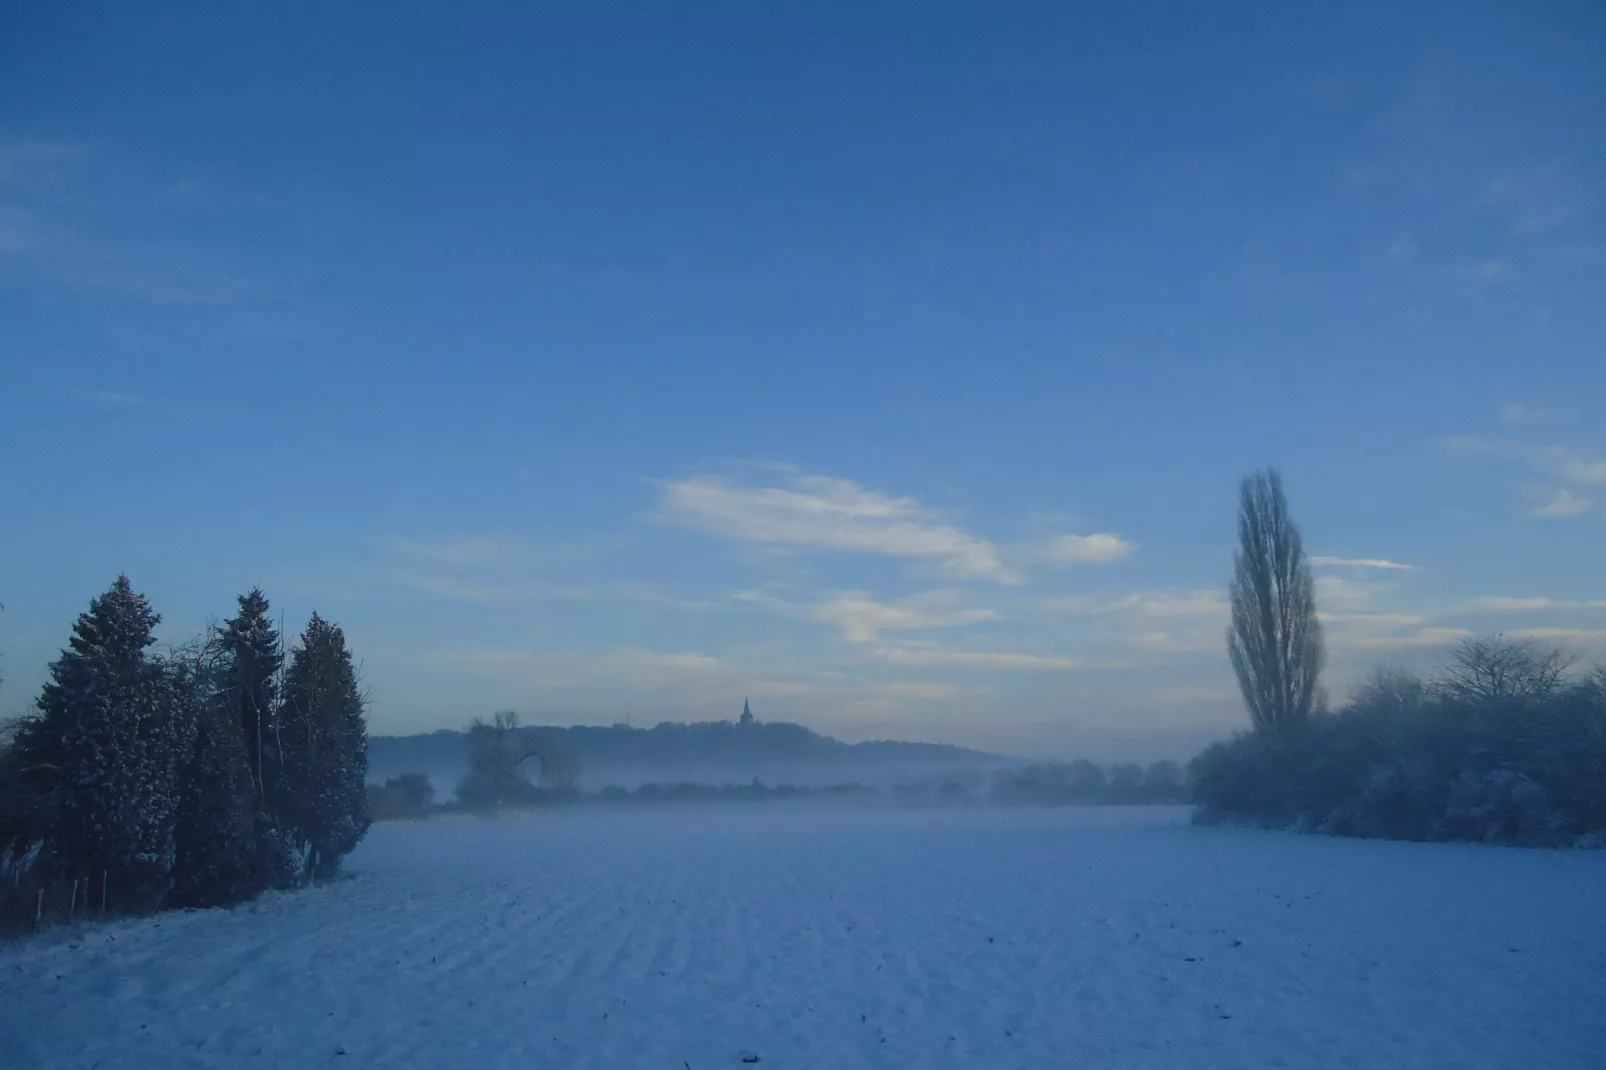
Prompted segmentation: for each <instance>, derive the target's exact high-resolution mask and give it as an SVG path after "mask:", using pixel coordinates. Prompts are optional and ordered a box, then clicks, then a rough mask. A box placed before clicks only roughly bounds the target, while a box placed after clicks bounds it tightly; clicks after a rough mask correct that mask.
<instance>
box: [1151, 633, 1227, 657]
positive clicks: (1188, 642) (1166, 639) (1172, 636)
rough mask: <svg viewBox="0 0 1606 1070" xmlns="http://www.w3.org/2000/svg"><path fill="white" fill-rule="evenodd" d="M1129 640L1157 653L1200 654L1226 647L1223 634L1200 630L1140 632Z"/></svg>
mask: <svg viewBox="0 0 1606 1070" xmlns="http://www.w3.org/2000/svg"><path fill="white" fill-rule="evenodd" d="M1128 642H1130V643H1131V644H1132V645H1133V646H1135V647H1137V648H1138V649H1139V650H1146V651H1149V652H1150V653H1156V654H1199V653H1203V652H1204V651H1207V650H1225V649H1226V640H1225V639H1223V638H1222V636H1221V635H1219V634H1209V635H1206V634H1203V633H1201V632H1198V631H1194V632H1187V633H1177V632H1140V633H1138V634H1137V635H1134V636H1132V637H1131V638H1130V639H1129V640H1128Z"/></svg>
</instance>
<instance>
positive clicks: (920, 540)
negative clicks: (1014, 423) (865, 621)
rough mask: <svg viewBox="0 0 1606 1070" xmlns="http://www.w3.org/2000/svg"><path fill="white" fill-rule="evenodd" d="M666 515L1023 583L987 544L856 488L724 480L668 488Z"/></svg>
mask: <svg viewBox="0 0 1606 1070" xmlns="http://www.w3.org/2000/svg"><path fill="white" fill-rule="evenodd" d="M660 505H661V512H662V515H663V516H664V517H665V518H666V519H668V520H670V521H673V522H674V523H677V524H681V525H683V526H685V527H689V528H693V529H695V530H698V531H701V532H704V533H706V534H709V535H715V536H719V537H722V538H728V539H737V540H741V541H747V542H757V543H763V544H765V545H769V546H774V547H781V548H786V549H793V550H836V551H847V552H855V553H866V554H884V555H887V556H890V557H899V558H908V559H912V560H919V561H925V562H928V563H930V564H933V565H935V566H936V567H938V568H939V569H941V570H942V571H944V572H946V573H948V574H949V575H952V576H955V577H958V578H961V579H982V580H993V581H995V582H998V583H1019V582H1021V576H1020V574H1019V573H1018V572H1017V571H1016V570H1014V569H1011V568H1009V567H1008V566H1006V565H1005V564H1004V561H1003V560H1002V558H1001V557H1000V555H999V551H998V547H997V546H995V545H994V544H993V543H992V542H990V541H988V540H987V539H984V538H981V537H979V536H976V535H971V534H969V533H968V532H965V531H962V530H961V529H959V528H957V527H955V526H953V525H951V524H948V523H944V522H943V521H942V520H941V519H940V518H939V517H938V516H937V515H936V514H935V513H934V512H933V511H932V510H930V509H927V508H925V507H923V506H922V505H920V504H919V503H918V502H916V501H915V500H914V499H912V498H895V497H892V496H890V495H887V494H883V493H881V492H879V491H876V490H872V489H870V488H868V487H864V486H861V485H860V484H858V483H854V482H852V481H851V480H846V479H835V478H832V477H829V476H815V475H802V474H794V475H790V476H788V477H786V478H785V479H784V481H782V482H781V484H780V485H774V486H749V485H744V484H740V483H736V482H732V481H731V480H729V479H726V478H724V477H720V476H698V477H694V478H691V479H683V480H678V481H673V482H668V483H665V484H663V494H662V500H661V503H660Z"/></svg>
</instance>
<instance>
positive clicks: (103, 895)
mask: <svg viewBox="0 0 1606 1070" xmlns="http://www.w3.org/2000/svg"><path fill="white" fill-rule="evenodd" d="M100 916H101V917H103V918H104V917H105V916H106V871H105V870H104V869H103V870H101V871H100Z"/></svg>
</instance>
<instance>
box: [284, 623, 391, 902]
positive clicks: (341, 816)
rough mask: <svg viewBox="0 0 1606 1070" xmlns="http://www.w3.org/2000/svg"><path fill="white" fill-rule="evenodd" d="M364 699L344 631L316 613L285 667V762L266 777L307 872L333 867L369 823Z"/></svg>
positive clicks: (308, 874) (328, 872)
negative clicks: (286, 670)
mask: <svg viewBox="0 0 1606 1070" xmlns="http://www.w3.org/2000/svg"><path fill="white" fill-rule="evenodd" d="M363 707H364V701H363V696H362V693H361V691H360V690H359V689H358V686H357V673H356V670H355V668H354V667H353V666H352V663H351V652H350V651H349V650H347V649H346V637H345V634H344V633H343V632H342V631H341V630H340V628H338V627H337V626H335V625H333V624H331V623H329V622H328V621H326V620H324V619H323V618H322V617H320V616H318V614H316V613H314V614H313V615H312V619H311V621H309V622H308V623H307V628H306V631H304V632H302V633H301V642H300V644H299V645H298V646H297V647H296V650H295V653H294V655H293V656H292V657H291V659H290V669H289V672H287V673H286V674H285V682H284V696H283V702H282V704H281V706H280V725H279V741H278V742H279V746H280V748H281V749H280V758H281V761H282V770H281V771H280V772H279V774H278V775H277V777H276V778H272V779H270V780H269V785H270V795H269V807H270V809H271V811H272V812H273V813H274V814H275V816H276V817H277V818H278V820H279V821H280V822H281V826H280V827H281V829H282V831H283V833H284V834H285V835H286V837H287V842H288V843H289V844H290V845H291V846H292V847H293V849H294V851H295V853H296V855H297V856H298V858H299V859H300V862H301V867H302V873H303V875H304V877H306V878H313V877H324V876H330V875H333V874H334V872H335V871H336V870H337V869H338V868H339V865H340V860H341V859H342V858H343V857H345V856H346V855H347V854H350V853H351V851H352V850H353V849H354V848H355V847H356V846H357V843H358V841H359V840H361V839H362V837H363V835H364V834H365V833H366V832H367V831H368V821H369V818H368V793H367V779H368V732H367V726H366V724H365V722H364V719H363ZM275 779H276V781H277V783H275Z"/></svg>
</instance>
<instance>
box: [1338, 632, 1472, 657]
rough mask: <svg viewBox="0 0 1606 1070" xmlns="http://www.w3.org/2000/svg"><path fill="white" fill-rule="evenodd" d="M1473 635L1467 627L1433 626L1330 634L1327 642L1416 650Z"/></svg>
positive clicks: (1354, 646) (1450, 642)
mask: <svg viewBox="0 0 1606 1070" xmlns="http://www.w3.org/2000/svg"><path fill="white" fill-rule="evenodd" d="M1471 635H1472V633H1471V632H1469V631H1467V630H1466V629H1465V628H1446V627H1432V628H1418V629H1416V630H1415V631H1410V632H1403V633H1396V634H1387V635H1372V634H1361V635H1342V634H1341V635H1329V636H1328V639H1327V642H1328V645H1330V646H1335V647H1346V648H1350V649H1354V650H1371V651H1376V650H1414V649H1424V648H1433V647H1447V646H1450V645H1451V644H1453V643H1458V642H1460V641H1461V640H1462V639H1466V638H1468V637H1469V636H1471Z"/></svg>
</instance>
